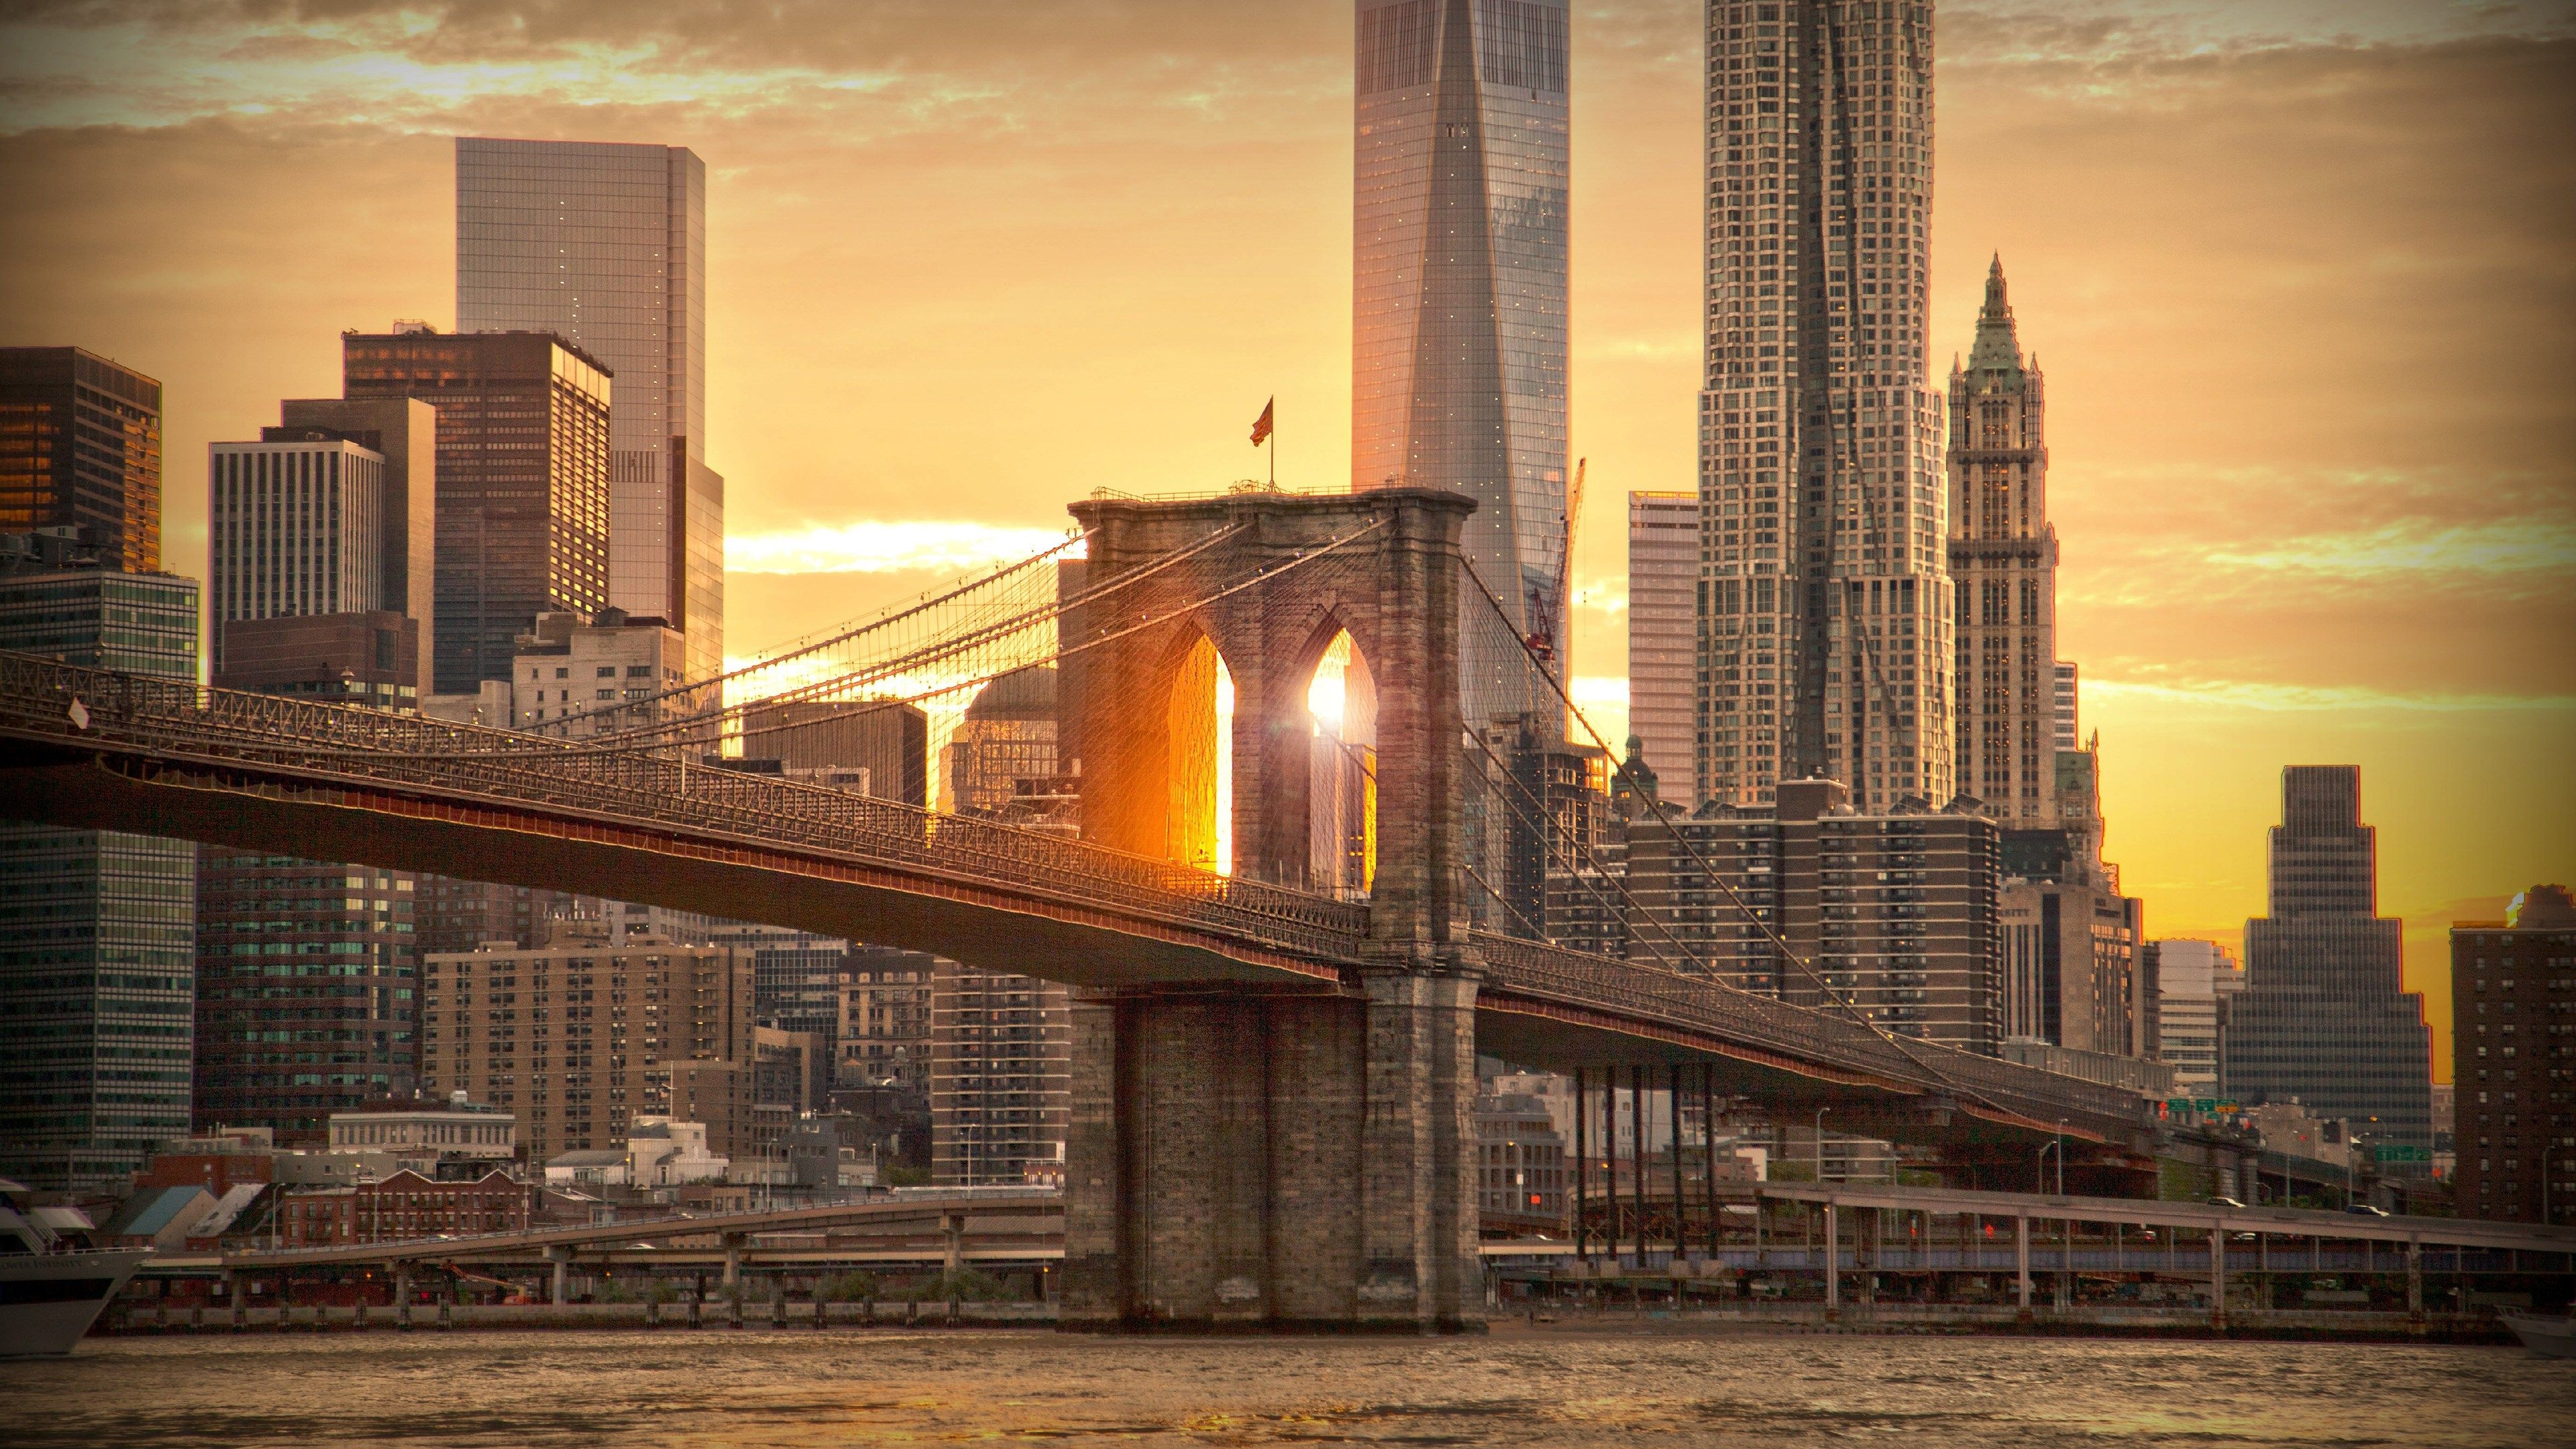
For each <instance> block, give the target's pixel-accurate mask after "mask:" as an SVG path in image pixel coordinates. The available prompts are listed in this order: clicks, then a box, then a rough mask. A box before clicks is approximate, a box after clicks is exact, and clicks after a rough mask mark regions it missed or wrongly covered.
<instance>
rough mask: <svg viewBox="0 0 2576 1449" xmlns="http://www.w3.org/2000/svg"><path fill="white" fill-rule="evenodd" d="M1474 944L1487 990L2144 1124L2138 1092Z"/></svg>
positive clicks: (1711, 991) (1499, 945)
mask: <svg viewBox="0 0 2576 1449" xmlns="http://www.w3.org/2000/svg"><path fill="white" fill-rule="evenodd" d="M1475 942H1476V948H1477V950H1478V952H1479V953H1481V954H1482V955H1483V956H1484V958H1485V979H1486V981H1487V982H1488V983H1489V984H1491V985H1492V986H1496V987H1501V988H1504V989H1507V990H1511V991H1516V992H1520V993H1523V994H1527V995H1531V996H1536V997H1540V998H1542V999H1548V1000H1555V1001H1560V1002H1563V1003H1565V1004H1567V1005H1572V1006H1590V1007H1595V1008H1598V1007H1602V1006H1615V1007H1617V1008H1618V1009H1620V1010H1621V1011H1623V1012H1625V1013H1627V1014H1629V1015H1631V1016H1636V1017H1642V1018H1647V1019H1656V1018H1660V1019H1662V1020H1665V1021H1667V1022H1670V1023H1671V1024H1672V1025H1674V1026H1677V1027H1683V1028H1686V1029H1691V1030H1698V1031H1706V1032H1710V1033H1713V1034H1717V1035H1721V1036H1725V1037H1727V1038H1729V1039H1732V1040H1735V1041H1739V1042H1743V1043H1744V1044H1746V1045H1748V1046H1753V1047H1757V1048H1763V1047H1767V1048H1769V1049H1771V1050H1775V1051H1778V1052H1779V1053H1781V1054H1782V1055H1783V1056H1786V1057H1790V1058H1792V1059H1797V1060H1804V1061H1832V1062H1838V1063H1843V1064H1846V1065H1848V1066H1850V1067H1852V1068H1854V1069H1856V1070H1860V1071H1866V1072H1868V1073H1870V1074H1871V1075H1874V1076H1881V1077H1885V1078H1887V1079H1888V1080H1891V1081H1894V1082H1899V1083H1905V1084H1909V1085H1911V1086H1913V1087H1915V1088H1916V1089H1918V1090H1921V1091H1925V1092H1930V1093H1935V1094H1941V1093H1946V1094H1949V1095H1952V1096H1954V1097H1965V1098H1973V1099H1978V1100H1983V1101H1985V1102H1987V1103H1989V1104H1990V1105H1992V1106H1995V1107H1997V1108H2000V1109H2003V1110H2006V1111H2010V1112H2015V1113H2018V1114H2020V1115H2023V1116H2026V1117H2029V1118H2031V1119H2033V1120H2036V1121H2042V1122H2046V1121H2051V1120H2054V1119H2055V1118H2058V1117H2064V1118H2066V1119H2067V1120H2068V1121H2069V1122H2070V1123H2084V1124H2085V1125H2088V1126H2097V1125H2108V1124H2110V1123H2119V1124H2129V1125H2135V1124H2138V1123H2140V1122H2142V1121H2143V1120H2144V1118H2145V1115H2146V1109H2145V1108H2144V1106H2143V1105H2142V1103H2141V1102H2140V1100H2139V1098H2138V1097H2137V1095H2136V1094H2135V1093H2131V1092H2124V1091H2121V1090H2120V1089H2118V1088H2116V1087H2109V1086H2105V1085H2103V1084H2101V1083H2098V1082H2088V1081H2085V1080H2083V1079H2082V1078H2079V1077H2069V1076H2065V1075H2063V1074H2061V1073H2057V1072H2048V1071H2042V1070H2040V1069H2039V1068H2037V1067H2025V1066H2022V1065H2019V1064H2018V1063H2014V1062H2007V1061H2002V1060H1999V1059H1997V1058H1994V1057H1985V1056H1979V1055H1977V1054H1976V1053H1974V1052H1967V1051H1961V1050H1959V1049H1958V1048H1956V1047H1950V1046H1942V1045H1939V1044H1936V1043H1932V1042H1922V1041H1912V1040H1909V1041H1907V1042H1905V1043H1904V1044H1902V1045H1899V1044H1898V1043H1896V1042H1894V1041H1892V1040H1890V1039H1889V1038H1887V1037H1886V1036H1884V1035H1882V1034H1880V1033H1879V1032H1877V1031H1875V1030H1873V1029H1872V1028H1870V1027H1869V1026H1868V1025H1866V1024H1865V1023H1863V1022H1860V1021H1855V1020H1850V1019H1846V1018H1844V1017H1840V1016H1836V1015H1835V1014H1833V1013H1832V1012H1829V1011H1822V1010H1818V1009H1815V1008H1813V1007H1807V1006H1800V1005H1797V1004H1795V1003H1791V1002H1786V1001H1779V1000H1776V999H1774V998H1772V997H1768V996H1761V995H1757V994H1755V993H1753V992H1750V991H1746V990H1743V989H1741V988H1739V987H1734V986H1729V985H1726V984H1724V983H1723V982H1717V981H1694V980H1688V979H1685V978H1682V977H1678V976H1673V975H1668V974H1666V973H1663V972H1659V971H1648V970H1643V969H1640V968H1638V967H1635V966H1630V965H1627V964H1626V963H1624V962H1619V961H1614V960H1611V959H1610V958H1608V957H1604V956H1593V955H1588V954H1586V953H1584V952H1580V951H1569V950H1566V949H1564V948H1562V947H1558V946H1550V945H1546V944H1543V943H1540V942H1536V941H1524V940H1520V939H1518V938H1516V937H1510V936H1496V935H1490V934H1486V933H1482V932H1479V933H1478V934H1477V935H1476V938H1475ZM2088 1119H2089V1120H2088Z"/></svg>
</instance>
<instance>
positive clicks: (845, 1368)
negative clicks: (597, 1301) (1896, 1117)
mask: <svg viewBox="0 0 2576 1449" xmlns="http://www.w3.org/2000/svg"><path fill="white" fill-rule="evenodd" d="M1021 1439H1027V1440H1063V1439H1071V1440H1079V1441H1102V1442H1121V1443H1134V1444H1145V1445H1182V1444H1188V1445H1234V1444H1309V1443H1312V1444H1356V1445H1372V1444H1390V1445H1398V1444H1400V1445H1514V1446H1518V1445H1546V1446H1599V1445H1628V1444H1673V1445H1685V1444H1688V1445H1698V1444H1709V1445H1778V1444H1807V1443H1868V1444H1886V1445H1901V1446H1903V1449H1949V1446H1972V1445H1973V1446H1988V1445H1996V1446H2042V1445H2049V1446H2054V1445H2083V1446H2087V1449H2101V1446H2109V1445H2131V1444H2155V1445H2190V1446H2213V1445H2215V1446H2224V1445H2284V1446H2290V1445H2295V1446H2302V1449H2304V1446H2316V1445H2335V1446H2340V1445H2378V1444H2407V1445H2415V1444H2427V1445H2456V1446H2480V1449H2485V1446H2496V1449H2505V1446H2511V1449H2528V1446H2542V1445H2555V1444H2576V1362H2569V1361H2558V1362H2552V1361H2547V1360H2540V1359H2535V1358H2532V1357H2530V1356H2528V1355H2526V1354H2525V1353H2523V1352H2522V1351H2521V1350H2520V1349H2510V1348H2453V1347H2410V1346H2388V1345H2342V1344H2262V1343H2197V1342H2156V1341H2132V1340H2062V1339H2015V1338H1969V1337H1956V1338H1952V1337H1862V1336H1817V1335H1768V1334H1733V1335H1712V1336H1679V1335H1647V1334H1631V1335H1623V1334H1617V1333H1601V1332H1564V1331H1552V1330H1548V1329H1544V1328H1542V1329H1538V1330H1536V1331H1530V1330H1526V1329H1523V1328H1521V1327H1520V1326H1518V1325H1513V1326H1511V1327H1508V1328H1498V1330H1497V1331H1496V1332H1495V1333H1494V1334H1493V1336H1491V1337H1487V1338H1476V1339H1452V1340H1441V1341H1433V1342H1424V1341H1421V1340H1406V1341H1394V1340H1383V1339H1376V1340H1371V1339H1336V1340H1319V1339H1167V1340H1164V1339H1091V1338H1062V1337H1058V1336H1056V1335H1054V1334H1052V1333H1040V1332H968V1331H959V1332H921V1333H905V1332H892V1331H888V1332H875V1333H845V1332H827V1333H813V1332H810V1331H807V1332H803V1333H800V1332H797V1331H794V1330H790V1331H787V1332H783V1333H779V1332H764V1331H742V1332H733V1331H723V1330H700V1331H698V1332H694V1333H692V1332H686V1331H677V1332H673V1331H665V1332H659V1333H646V1332H628V1333H515V1334H503V1333H461V1332H460V1333H446V1334H436V1333H413V1334H408V1335H397V1334H395V1333H390V1332H373V1333H367V1334H363V1335H356V1334H342V1335H339V1336H331V1337H325V1336H309V1337H308V1336H303V1335H297V1336H291V1337H287V1336H275V1335H246V1336H243V1337H237V1338H236V1337H229V1336H227V1337H222V1338H200V1339H187V1338H170V1339H112V1340H96V1339H93V1340H91V1341H89V1342H87V1343H84V1344H83V1345H82V1346H81V1349H80V1352H79V1353H78V1354H77V1355H75V1356H74V1357H73V1358H71V1359H69V1360H66V1361H54V1362H35V1363H28V1362H20V1363H9V1364H0V1445H7V1446H11V1449H16V1446H26V1449H39V1446H52V1445H75V1444H77V1445H116V1446H119V1449H125V1446H134V1445H161V1444H204V1445H226V1446H238V1445H253V1446H256V1445H335V1446H336V1445H405V1446H417V1445H473V1446H486V1445H489V1446H520V1445H529V1446H552V1445H567V1446H568V1445H582V1446H596V1445H655V1446H700V1445H705V1446H716V1445H760V1446H770V1445H776V1446H796V1449H806V1446H841V1445H938V1444H952V1443H960V1442H996V1441H998V1442H1009V1441H1013V1440H1021Z"/></svg>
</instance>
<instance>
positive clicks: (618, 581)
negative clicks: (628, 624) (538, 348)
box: [456, 136, 724, 678]
mask: <svg viewBox="0 0 2576 1449" xmlns="http://www.w3.org/2000/svg"><path fill="white" fill-rule="evenodd" d="M706 245H707V171H706V163H705V162H703V161H701V160H700V159H699V158H698V156H697V154H696V153H695V152H693V151H690V150H689V149H688V148H687V147H685V146H649V145H626V144H616V143H608V142H592V141H520V140H506V139H498V138H493V137H485V136H460V137H458V138H457V139H456V327H457V330H458V331H460V332H512V331H521V332H551V333H554V334H555V335H556V336H558V337H561V338H563V339H564V340H566V341H568V342H571V343H573V344H574V345H576V346H578V347H580V348H581V349H582V350H584V351H585V352H588V353H589V354H590V355H591V356H593V357H596V358H598V359H599V360H600V361H601V362H603V363H605V364H606V365H607V367H608V369H609V370H610V371H611V372H612V373H613V374H615V376H616V383H617V391H616V399H617V400H616V405H615V406H614V407H613V408H612V409H611V417H610V421H609V431H610V435H611V440H610V449H611V451H610V461H609V492H610V517H609V555H610V557H609V589H608V593H609V600H608V601H609V602H610V603H612V604H615V605H616V606H617V607H619V608H621V609H624V610H626V611H627V612H628V613H631V614H639V615H640V614H651V615H659V616H661V617H663V618H666V619H669V620H670V621H671V623H672V625H673V626H674V627H676V628H678V629H680V630H681V631H682V633H683V634H684V635H685V636H686V638H687V640H688V659H689V663H688V670H689V673H690V675H691V676H692V677H695V678H704V677H707V676H709V675H712V674H715V673H719V672H721V670H722V667H723V658H724V594H723V589H724V480H723V479H722V478H721V477H720V476H718V475H717V474H716V473H714V472H713V470H711V469H709V468H708V467H707V465H706V431H707V425H706V395H707V392H706V372H707V351H706V335H707V284H706V276H707V270H706Z"/></svg>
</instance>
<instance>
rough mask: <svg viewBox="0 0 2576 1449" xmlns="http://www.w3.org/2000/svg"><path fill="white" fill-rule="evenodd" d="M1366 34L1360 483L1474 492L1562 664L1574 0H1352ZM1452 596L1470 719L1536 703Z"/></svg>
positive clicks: (1356, 252) (1498, 571)
mask: <svg viewBox="0 0 2576 1449" xmlns="http://www.w3.org/2000/svg"><path fill="white" fill-rule="evenodd" d="M1358 37H1359V46H1358V50H1359V53H1358V77H1357V92H1358V115H1357V120H1356V128H1357V137H1356V141H1357V155H1356V164H1355V175H1356V179H1357V186H1358V194H1357V197H1356V201H1355V204H1354V206H1353V216H1352V222H1353V229H1354V238H1353V276H1352V287H1351V295H1352V313H1353V315H1352V325H1351V334H1352V335H1351V349H1352V357H1351V392H1352V397H1351V486H1352V487H1354V488H1359V489H1366V488H1378V487H1387V486H1394V485H1404V486H1415V487H1432V488H1448V489H1454V490H1455V491H1457V492H1460V493H1465V494H1468V495H1470V496H1471V497H1473V498H1474V499H1475V500H1476V502H1477V505H1478V506H1477V509H1476V513H1475V515H1474V516H1473V517H1472V518H1470V519H1469V520H1468V521H1467V548H1468V556H1469V558H1470V559H1471V560H1473V562H1474V564H1475V566H1476V571H1477V573H1478V574H1479V575H1481V576H1482V577H1483V578H1484V581H1485V583H1486V585H1487V586H1488V587H1490V588H1491V589H1492V590H1493V591H1494V593H1495V595H1496V597H1497V599H1498V600H1499V601H1500V602H1501V604H1502V606H1503V608H1504V609H1505V611H1506V612H1508V613H1509V614H1510V615H1511V616H1512V617H1511V626H1512V630H1513V631H1514V632H1516V633H1518V634H1520V635H1522V636H1523V637H1525V638H1533V639H1535V640H1537V641H1538V642H1539V643H1540V644H1541V645H1543V647H1544V648H1545V650H1546V651H1547V652H1548V654H1549V655H1550V657H1551V658H1553V659H1554V660H1555V661H1557V664H1556V667H1557V668H1558V669H1559V670H1562V669H1563V661H1564V659H1565V635H1566V629H1565V621H1564V620H1563V619H1560V618H1558V617H1556V615H1557V613H1558V604H1557V597H1556V591H1557V579H1558V571H1559V567H1560V562H1561V560H1562V559H1563V558H1564V550H1565V539H1566V516H1565V511H1566V509H1565V505H1566V186H1567V174H1568V165H1569V162H1568V153H1567V139H1566V138H1567V128H1566V0H1391V3H1389V0H1360V5H1359V17H1358ZM1460 607H1461V609H1462V610H1464V611H1466V613H1467V615H1468V621H1469V624H1470V627H1468V628H1466V629H1464V630H1463V631H1462V634H1461V650H1462V657H1461V659H1460V661H1459V662H1460V670H1461V679H1462V681H1463V683H1462V688H1463V692H1464V695H1465V699H1464V703H1465V706H1466V717H1467V721H1468V723H1469V724H1470V726H1474V725H1479V724H1483V723H1486V722H1488V721H1490V720H1491V719H1493V718H1494V717H1495V716H1496V715H1498V714H1502V713H1506V712H1510V711H1516V710H1526V709H1528V708H1529V707H1530V704H1529V701H1528V700H1527V699H1526V697H1525V693H1526V692H1525V691H1524V690H1522V689H1520V688H1519V687H1518V681H1519V680H1520V679H1521V675H1520V673H1519V671H1520V670H1521V669H1522V667H1523V665H1522V660H1521V657H1520V651H1519V648H1518V647H1517V646H1516V645H1511V644H1510V642H1509V641H1508V640H1507V639H1504V638H1503V637H1502V631H1500V630H1497V629H1489V628H1483V627H1479V626H1480V625H1481V624H1482V623H1483V620H1482V619H1480V618H1478V617H1476V616H1477V615H1479V614H1481V613H1482V612H1483V611H1484V610H1485V608H1486V605H1485V603H1484V601H1483V600H1482V599H1480V598H1475V597H1472V592H1471V597H1469V598H1467V599H1465V600H1462V601H1461V605H1460ZM1506 650H1508V652H1506ZM1505 681H1513V682H1514V687H1512V688H1510V689H1508V690H1506V689H1505V688H1504V682H1505Z"/></svg>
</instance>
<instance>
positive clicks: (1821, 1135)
mask: <svg viewBox="0 0 2576 1449" xmlns="http://www.w3.org/2000/svg"><path fill="white" fill-rule="evenodd" d="M1832 1110H1834V1109H1833V1108H1831V1107H1818V1108H1817V1109H1816V1183H1817V1185H1818V1186H1822V1185H1823V1184H1824V1180H1825V1114H1826V1113H1827V1112H1830V1111H1832ZM2542 1191H2544V1192H2545V1191H2547V1189H2546V1188H2543V1189H2542ZM2543 1220H2544V1221H2546V1215H2544V1216H2543Z"/></svg>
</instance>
